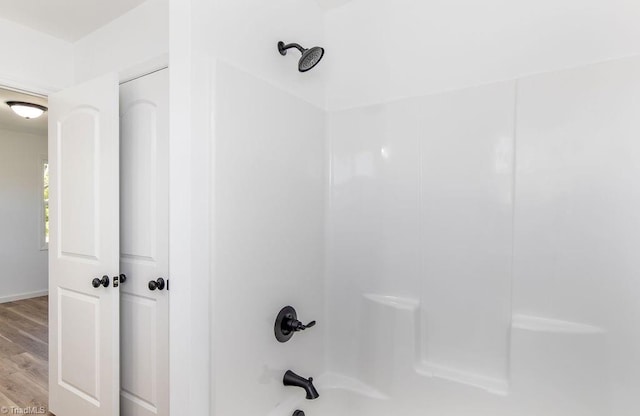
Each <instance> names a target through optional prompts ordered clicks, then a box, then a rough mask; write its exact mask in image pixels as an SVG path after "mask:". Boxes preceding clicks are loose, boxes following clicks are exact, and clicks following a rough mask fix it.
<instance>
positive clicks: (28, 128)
mask: <svg viewBox="0 0 640 416" xmlns="http://www.w3.org/2000/svg"><path fill="white" fill-rule="evenodd" d="M7 101H24V102H28V103H34V104H40V105H44V106H47V99H46V98H42V97H34V96H32V95H27V94H23V93H20V92H15V91H10V90H5V89H1V88H0V129H6V130H13V131H19V132H23V133H31V134H42V135H46V134H47V120H48V117H47V115H48V112H45V113H44V114H43V115H42V116H40V117H38V118H36V119H32V120H27V119H25V118H22V117H20V116H18V115H17V114H15V113H14V112H13V110H11V108H9V106H8V105H7V104H6V102H7Z"/></svg>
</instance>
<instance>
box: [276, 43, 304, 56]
mask: <svg viewBox="0 0 640 416" xmlns="http://www.w3.org/2000/svg"><path fill="white" fill-rule="evenodd" d="M291 48H296V49H297V50H299V51H300V53H304V51H306V49H305V48H303V47H302V46H300V45H298V44H297V43H289V44H287V45H285V44H284V42H282V41H281V42H278V51H279V52H280V55H282V56H284V55H286V54H287V49H291Z"/></svg>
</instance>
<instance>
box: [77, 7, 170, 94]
mask: <svg viewBox="0 0 640 416" xmlns="http://www.w3.org/2000/svg"><path fill="white" fill-rule="evenodd" d="M168 53H169V3H168V1H167V0H148V1H147V2H145V3H143V4H141V5H140V6H138V7H136V8H135V9H133V10H131V11H130V12H128V13H126V14H124V15H122V16H120V17H119V18H117V19H115V20H113V21H112V22H110V23H109V24H107V25H105V26H103V27H101V28H99V29H97V30H96V31H95V32H93V33H90V34H89V35H87V36H85V37H84V38H82V39H80V40H79V41H77V42H76V43H75V44H74V45H73V59H74V68H75V82H76V83H78V82H82V81H86V80H89V79H91V78H94V77H97V76H100V75H102V74H105V73H107V72H110V71H115V72H121V73H123V74H124V77H125V78H126V77H127V74H128V73H129V70H130V69H131V68H132V67H136V66H138V67H139V66H141V65H142V66H143V67H144V66H145V65H146V66H149V64H150V63H151V66H150V68H153V65H154V64H153V63H154V62H156V64H155V65H158V64H164V65H166V64H167V63H168V58H167V57H166V55H167V54H168Z"/></svg>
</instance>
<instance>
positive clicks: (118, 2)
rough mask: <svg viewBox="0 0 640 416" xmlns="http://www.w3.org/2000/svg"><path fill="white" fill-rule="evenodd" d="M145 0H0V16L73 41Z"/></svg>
mask: <svg viewBox="0 0 640 416" xmlns="http://www.w3.org/2000/svg"><path fill="white" fill-rule="evenodd" d="M144 2H145V0H0V17H1V18H3V19H7V20H11V21H13V22H15V23H19V24H21V25H24V26H27V27H30V28H32V29H35V30H38V31H40V32H44V33H48V34H49V35H51V36H54V37H56V38H59V39H63V40H66V41H69V42H75V41H77V40H78V39H80V38H82V37H83V36H85V35H88V34H89V33H91V32H93V31H94V30H96V29H98V28H100V27H102V26H104V25H105V24H107V23H109V22H110V21H112V20H113V19H115V18H117V17H119V16H121V15H123V14H125V13H126V12H128V11H129V10H131V9H133V8H135V7H136V6H139V5H140V4H142V3H144Z"/></svg>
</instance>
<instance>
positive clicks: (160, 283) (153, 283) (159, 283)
mask: <svg viewBox="0 0 640 416" xmlns="http://www.w3.org/2000/svg"><path fill="white" fill-rule="evenodd" d="M156 289H158V290H162V289H164V279H163V278H162V277H158V280H149V290H156Z"/></svg>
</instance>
